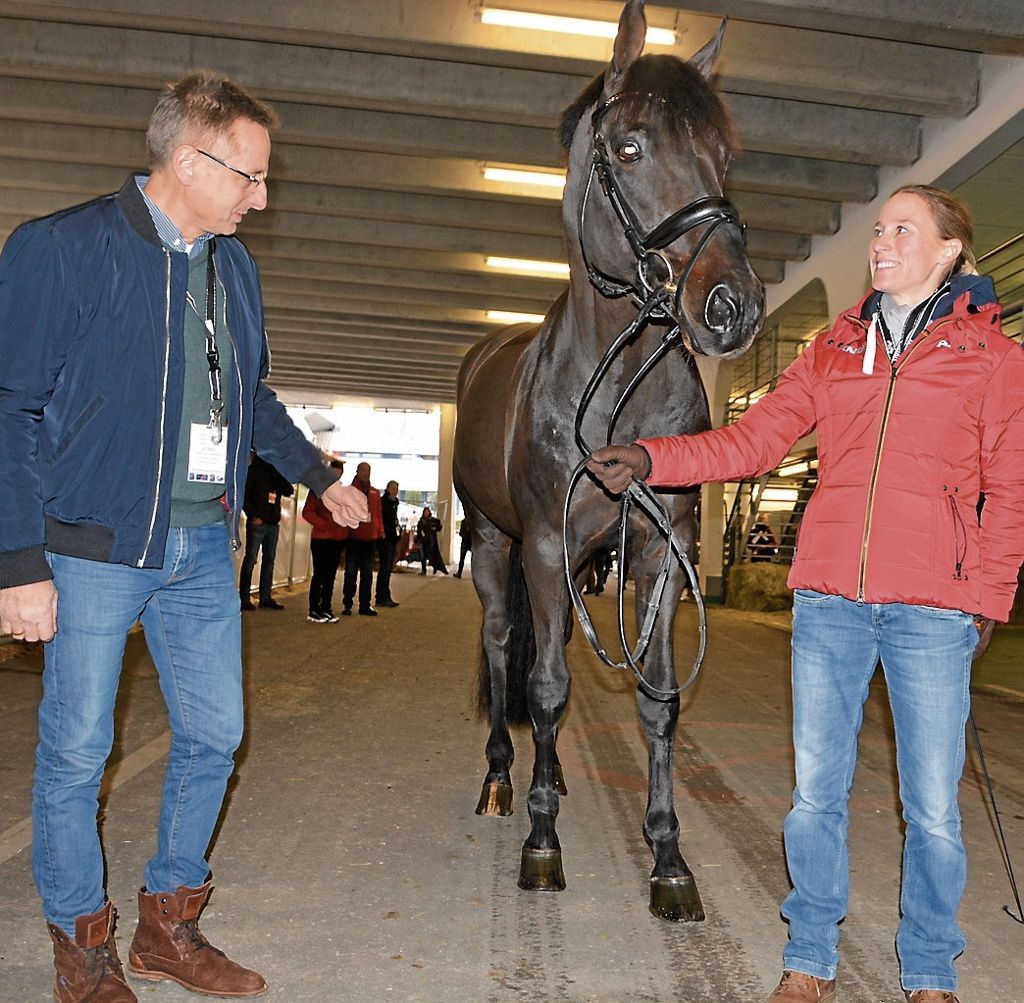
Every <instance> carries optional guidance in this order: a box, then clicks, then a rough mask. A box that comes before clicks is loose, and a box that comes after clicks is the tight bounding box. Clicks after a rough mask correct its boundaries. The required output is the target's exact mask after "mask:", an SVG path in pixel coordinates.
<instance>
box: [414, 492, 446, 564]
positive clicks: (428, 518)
mask: <svg viewBox="0 0 1024 1003" xmlns="http://www.w3.org/2000/svg"><path fill="white" fill-rule="evenodd" d="M442 529H443V527H442V525H441V520H440V519H438V518H437V517H436V516H435V515H434V513H433V512H431V511H430V506H429V505H428V506H426V507H425V508H424V509H423V515H421V516H420V521H419V522H418V523H417V524H416V542H417V544H418V545H419V548H420V566H421V570H420V574H421V575H425V574H426V573H427V562H428V561H429V562H430V566H431V567H432V568H433V569H434V574H435V575H436V574H437V573H438V572H439V571H440V572H441V574H442V575H446V574H448V568H447V567H446V566H445V563H444V558H443V557H442V556H441V548H440V547H439V546H438V543H437V534H438V533H440V532H441V530H442Z"/></svg>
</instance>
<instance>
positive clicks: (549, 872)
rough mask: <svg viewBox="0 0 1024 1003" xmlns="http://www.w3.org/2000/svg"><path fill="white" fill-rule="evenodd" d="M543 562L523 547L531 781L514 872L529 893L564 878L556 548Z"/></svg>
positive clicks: (561, 636) (561, 623)
mask: <svg viewBox="0 0 1024 1003" xmlns="http://www.w3.org/2000/svg"><path fill="white" fill-rule="evenodd" d="M545 549H546V550H549V551H551V553H549V554H548V555H547V556H548V559H547V560H545V559H544V557H543V556H542V555H541V554H540V553H538V551H539V550H540V548H538V547H532V548H530V552H529V553H526V552H525V549H524V568H525V571H526V579H527V584H528V587H529V591H530V595H531V596H532V597H535V598H533V599H532V602H531V605H532V608H533V625H534V637H535V641H536V646H537V657H536V660H535V661H534V663H533V668H532V670H531V672H530V675H529V679H528V681H527V687H526V695H527V705H528V707H529V711H530V718H531V720H532V721H533V742H534V750H535V758H534V762H533V780H532V782H531V784H530V793H529V797H528V798H527V806H528V808H529V812H530V823H531V825H530V834H529V836H528V837H527V839H526V842H525V843H524V844H523V853H522V863H521V866H520V870H519V887H520V888H526V889H528V890H531V891H562V889H564V888H565V874H564V872H563V870H562V848H561V845H560V844H559V842H558V833H557V832H556V831H555V823H556V821H557V819H558V804H559V794H560V792H561V793H564V786H563V785H562V782H561V771H560V769H559V768H558V758H557V756H556V753H555V742H556V740H557V738H558V723H559V721H560V720H561V719H562V714H563V713H564V712H565V706H566V703H567V702H568V700H569V683H570V675H569V669H568V666H567V664H566V660H565V620H566V615H567V607H568V601H569V597H568V592H567V590H566V587H565V581H564V579H563V577H562V568H561V563H560V561H558V560H556V559H555V558H556V557H557V554H556V553H555V550H556V549H557V548H554V547H548V548H545Z"/></svg>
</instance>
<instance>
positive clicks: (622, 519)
mask: <svg viewBox="0 0 1024 1003" xmlns="http://www.w3.org/2000/svg"><path fill="white" fill-rule="evenodd" d="M702 246H703V244H702ZM695 260H696V254H695V255H694V256H693V257H692V258H691V259H690V267H692V264H693V262H694V261H695ZM688 273H689V268H688V269H687V274H688ZM670 296H671V293H670V292H669V291H668V290H667V289H666V288H665V287H664V286H662V287H659V288H658V289H656V290H654V291H653V292H652V293H651V295H650V296H649V297H648V298H647V300H646V302H645V303H644V304H643V306H642V307H641V308H640V311H639V313H638V314H637V316H636V317H635V318H634V320H633V321H632V322H631V323H630V324H628V325H627V326H626V328H625V329H624V330H623V331H622V333H621V334H620V335H619V336H618V337H617V338H616V339H615V341H614V342H613V343H612V344H611V346H610V347H609V348H608V351H607V352H605V354H604V357H603V358H602V359H601V361H600V362H599V363H598V365H597V367H596V369H595V370H594V373H593V375H592V376H591V377H590V380H589V382H588V383H587V386H586V389H585V390H584V391H583V395H582V397H581V398H580V403H579V407H578V408H577V410H576V422H575V438H576V446H577V448H578V449H579V450H580V452H581V453H582V454H583V459H582V460H581V461H580V463H579V464H578V465H577V466H576V468H575V469H574V470H573V472H572V476H571V477H570V478H569V485H568V487H567V489H566V493H565V504H564V506H563V508H562V569H563V573H564V575H565V581H566V585H567V586H568V589H569V596H570V598H571V599H572V604H573V607H574V609H575V610H576V616H577V618H578V619H579V622H580V627H581V628H582V630H583V633H584V635H585V636H586V638H587V641H588V642H589V643H590V646H591V648H593V650H594V653H595V654H596V655H597V657H598V658H600V659H601V661H602V662H604V664H605V665H607V666H608V667H609V668H613V669H628V670H629V671H631V672H632V673H633V675H634V676H635V677H636V680H637V686H638V687H639V688H640V690H641V691H642V692H643V693H644V694H645V695H646V696H648V697H650V698H651V699H653V700H660V701H669V700H676V699H678V698H679V694H680V693H682V692H683V690H686V689H688V688H689V687H690V686H692V685H693V683H694V682H695V681H696V679H697V676H698V674H699V673H700V666H701V663H702V662H703V660H704V650H705V647H706V644H707V618H706V614H705V609H704V600H703V597H702V596H701V593H700V586H699V584H698V581H697V574H696V571H695V570H694V567H693V564H692V563H691V561H690V558H689V555H688V554H687V553H686V547H685V545H684V544H683V543H682V541H681V540H680V539H679V538H678V537H677V536H676V533H675V531H674V530H673V528H672V522H671V519H670V518H669V515H668V512H667V511H666V509H665V507H664V505H663V504H662V503H661V501H660V499H659V498H658V497H657V496H656V495H655V494H654V492H653V491H651V489H650V488H649V487H648V486H647V485H646V484H644V483H643V482H642V481H634V482H633V483H632V484H630V486H629V487H628V488H627V489H626V491H625V492H624V493H623V495H622V498H621V500H620V502H619V575H618V588H617V590H616V594H617V613H618V634H619V643H620V644H621V646H622V651H623V655H624V660H623V661H621V662H617V661H615V659H613V658H612V657H611V656H610V655H609V654H608V652H607V651H606V650H605V648H604V646H603V645H602V644H601V641H600V638H599V637H598V635H597V631H596V629H595V627H594V623H593V620H592V619H591V616H590V612H589V611H588V610H587V606H586V603H585V602H584V601H583V596H582V595H581V594H580V590H579V588H578V587H577V585H576V580H575V576H574V574H573V569H572V565H571V559H570V548H569V509H570V506H571V503H572V497H573V494H574V493H575V490H576V486H577V485H578V484H579V482H580V479H581V478H582V476H583V474H584V473H585V471H586V467H587V460H588V459H589V458H590V454H591V453H592V452H593V449H592V448H591V447H590V446H589V444H588V443H587V442H586V440H585V439H584V438H583V431H582V426H583V418H584V416H585V414H586V412H587V410H588V408H589V407H590V403H591V401H592V400H593V397H594V394H595V393H596V391H597V388H598V386H600V384H601V381H602V380H603V379H604V377H605V375H606V374H607V372H608V369H609V368H610V366H611V364H612V362H613V361H614V360H615V358H616V356H617V355H618V354H619V352H620V351H621V350H622V348H623V347H624V346H625V345H626V343H627V342H628V341H630V340H631V339H632V338H633V337H634V336H635V335H636V334H637V332H639V331H640V330H641V328H642V327H644V326H645V325H646V324H647V323H648V321H649V318H650V316H651V314H653V313H654V312H655V311H656V310H658V309H659V308H660V306H661V304H662V303H664V301H665V300H666V299H668V298H669V297H670ZM680 343H681V338H680V332H679V326H678V325H676V326H675V327H674V328H672V330H671V331H669V332H668V334H666V335H665V336H664V337H663V338H662V339H661V342H660V344H659V345H658V347H657V348H656V349H655V350H654V352H653V353H652V354H651V356H650V357H649V358H648V359H647V361H646V362H645V363H644V364H643V366H641V367H640V369H639V370H638V371H637V375H636V376H634V378H633V379H632V380H631V381H630V383H629V385H628V386H627V387H626V389H625V391H624V392H623V394H622V396H621V397H620V398H619V401H618V403H617V404H616V406H615V408H614V409H613V411H612V416H611V418H610V420H609V422H608V432H607V441H608V442H609V443H610V442H611V435H612V430H613V427H614V424H615V420H616V419H617V418H618V415H619V414H620V413H621V410H622V407H623V405H624V403H625V401H626V399H627V398H628V397H629V396H630V395H631V394H632V392H633V390H634V389H635V387H636V386H637V385H638V383H639V381H640V379H642V377H643V376H644V375H646V374H647V373H648V372H649V371H650V370H651V369H652V368H653V367H654V366H655V365H656V364H657V363H658V362H659V361H660V360H661V359H662V358H663V357H664V356H665V355H666V354H667V353H668V352H669V351H671V350H672V349H673V348H675V347H677V346H678V345H679V344H680ZM634 504H635V505H636V506H637V507H638V508H639V509H641V510H642V511H643V512H644V513H645V514H646V515H647V516H648V518H650V519H651V520H652V522H654V524H655V525H656V526H657V527H658V530H659V531H660V532H661V534H662V536H663V537H664V538H665V540H666V542H667V543H668V546H667V547H666V548H665V553H664V555H663V556H662V560H661V568H660V569H659V571H658V575H657V577H656V578H655V582H654V587H653V588H652V590H651V596H650V599H649V600H648V603H647V611H646V613H645V615H644V621H643V625H642V626H641V629H640V635H639V638H638V640H637V643H636V646H635V647H634V648H633V649H632V650H630V647H629V642H628V641H627V639H626V618H625V584H626V578H625V574H624V568H625V564H626V528H627V526H628V523H629V514H630V511H631V509H632V506H633V505H634ZM673 554H674V555H675V557H676V559H677V560H678V561H679V563H680V564H682V566H683V569H684V570H685V572H686V575H687V578H688V579H689V583H690V588H691V590H692V592H693V597H694V600H695V601H696V603H697V610H698V618H699V627H698V633H699V648H698V652H697V657H696V660H695V661H694V665H693V669H692V670H691V672H690V675H689V677H688V678H687V680H686V682H685V683H684V684H683V685H682V686H675V687H673V688H672V689H667V690H663V689H659V688H658V687H656V686H652V685H651V684H650V683H649V682H647V680H646V679H645V678H644V675H643V669H642V667H641V666H640V664H639V663H640V661H641V660H642V659H643V657H644V655H645V653H646V651H647V648H648V645H649V644H650V640H651V635H652V634H653V632H654V625H655V623H656V621H657V616H658V611H659V610H660V608H661V599H662V596H663V594H664V591H665V585H666V583H667V582H668V574H669V569H670V568H671V566H672V555H673Z"/></svg>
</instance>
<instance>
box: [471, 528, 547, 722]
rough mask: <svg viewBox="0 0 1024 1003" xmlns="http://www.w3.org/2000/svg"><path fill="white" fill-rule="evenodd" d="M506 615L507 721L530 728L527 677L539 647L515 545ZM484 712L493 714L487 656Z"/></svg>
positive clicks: (481, 694) (484, 659) (511, 554)
mask: <svg viewBox="0 0 1024 1003" xmlns="http://www.w3.org/2000/svg"><path fill="white" fill-rule="evenodd" d="M505 615H506V617H507V620H508V624H509V654H508V665H507V668H506V671H505V720H506V721H507V723H508V724H528V723H529V721H530V712H529V709H528V707H527V703H526V677H527V676H528V675H529V674H530V669H531V668H532V666H533V663H534V660H535V659H536V657H537V643H536V639H535V637H534V633H533V613H532V611H531V609H530V595H529V593H528V592H527V590H526V575H524V574H523V548H522V544H520V543H519V542H518V541H515V540H513V541H512V547H511V549H510V550H509V555H508V588H507V591H506V593H505ZM478 703H479V707H480V712H481V714H483V715H484V716H487V715H489V713H490V710H491V673H490V669H489V667H488V664H487V654H486V652H484V653H483V655H482V657H481V659H480V686H479V690H478Z"/></svg>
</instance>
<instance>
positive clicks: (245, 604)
mask: <svg viewBox="0 0 1024 1003" xmlns="http://www.w3.org/2000/svg"><path fill="white" fill-rule="evenodd" d="M293 494H295V488H293V487H292V486H291V484H289V483H288V481H286V480H285V479H284V478H283V477H282V476H281V475H280V474H279V473H278V472H277V468H276V467H273V466H271V465H270V464H269V463H267V461H266V460H263V459H260V457H259V456H257V455H256V454H255V453H253V454H252V458H251V460H250V461H249V473H248V475H247V476H246V478H245V501H244V502H242V511H243V512H245V556H244V557H243V558H242V567H241V569H240V570H239V573H238V596H239V599H240V600H241V603H242V609H244V610H252V609H255V608H256V607H255V606H254V605H253V601H252V598H251V597H250V595H249V593H250V592H251V591H252V572H253V568H255V567H256V560H257V558H258V557H259V556H260V551H262V552H263V560H262V561H261V563H260V599H259V605H260V609H274V610H278V609H284V604H283V603H279V602H277V600H276V599H274V593H273V589H274V561H275V560H276V559H277V540H278V537H279V535H280V533H281V499H282V498H290V497H291V496H292V495H293Z"/></svg>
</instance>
